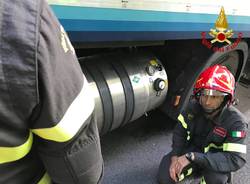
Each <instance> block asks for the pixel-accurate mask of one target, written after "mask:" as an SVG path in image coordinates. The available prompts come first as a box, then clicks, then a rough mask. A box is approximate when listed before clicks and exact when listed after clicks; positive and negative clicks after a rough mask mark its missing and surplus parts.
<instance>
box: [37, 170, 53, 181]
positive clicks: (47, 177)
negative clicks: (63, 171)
mask: <svg viewBox="0 0 250 184" xmlns="http://www.w3.org/2000/svg"><path fill="white" fill-rule="evenodd" d="M37 184H52V181H51V179H50V177H49V175H48V173H45V174H44V175H43V177H42V178H41V179H40V181H39V182H38V183H37Z"/></svg>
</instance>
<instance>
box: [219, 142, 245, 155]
mask: <svg viewBox="0 0 250 184" xmlns="http://www.w3.org/2000/svg"><path fill="white" fill-rule="evenodd" d="M223 151H235V152H239V153H247V146H246V145H244V144H238V143H224V144H223Z"/></svg>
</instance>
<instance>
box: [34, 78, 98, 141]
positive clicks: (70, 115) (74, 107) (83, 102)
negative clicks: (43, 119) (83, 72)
mask: <svg viewBox="0 0 250 184" xmlns="http://www.w3.org/2000/svg"><path fill="white" fill-rule="evenodd" d="M83 78H84V84H83V88H82V90H81V91H80V93H79V94H78V96H77V97H76V98H75V100H74V101H73V102H72V104H71V105H70V106H69V108H68V110H67V111H66V112H65V114H64V116H63V118H62V119H61V121H60V122H59V123H58V124H57V125H56V126H54V127H51V128H39V129H32V132H34V133H35V134H36V135H38V136H39V137H41V138H43V139H47V140H52V141H56V142H65V141H68V140H70V139H71V138H73V137H74V135H75V134H76V133H77V132H78V130H79V129H80V128H81V126H82V125H83V124H84V122H85V121H86V120H87V119H88V118H89V116H90V115H91V113H92V112H93V110H94V98H93V95H92V93H91V90H90V87H89V86H88V82H87V80H86V78H85V76H83Z"/></svg>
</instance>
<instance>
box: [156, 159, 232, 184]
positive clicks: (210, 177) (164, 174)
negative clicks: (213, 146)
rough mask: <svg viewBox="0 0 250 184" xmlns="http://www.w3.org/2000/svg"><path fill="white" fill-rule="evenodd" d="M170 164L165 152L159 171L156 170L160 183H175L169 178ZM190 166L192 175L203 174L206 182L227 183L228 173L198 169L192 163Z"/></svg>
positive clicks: (210, 183)
mask: <svg viewBox="0 0 250 184" xmlns="http://www.w3.org/2000/svg"><path fill="white" fill-rule="evenodd" d="M170 164H171V155H170V154H167V155H165V156H164V157H163V159H162V161H161V164H160V167H159V171H158V182H159V183H160V184H174V183H175V182H174V181H173V180H172V179H171V177H170V174H169V167H170ZM190 166H191V167H192V169H193V172H192V175H194V174H195V175H200V176H204V179H205V181H206V184H227V182H228V177H229V175H230V173H218V172H213V171H208V170H204V169H199V168H198V167H197V166H196V165H194V164H193V165H190ZM189 168H190V167H189ZM198 171H199V173H198ZM185 179H186V177H185ZM185 179H184V180H185Z"/></svg>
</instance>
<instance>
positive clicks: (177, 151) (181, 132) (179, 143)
mask: <svg viewBox="0 0 250 184" xmlns="http://www.w3.org/2000/svg"><path fill="white" fill-rule="evenodd" d="M187 126H188V125H187V123H186V121H185V119H184V117H183V115H182V114H180V115H179V116H178V122H177V124H176V126H175V129H174V133H173V141H172V142H173V143H172V151H171V155H172V156H180V155H181V154H182V152H183V148H184V147H185V146H186V143H187Z"/></svg>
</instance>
